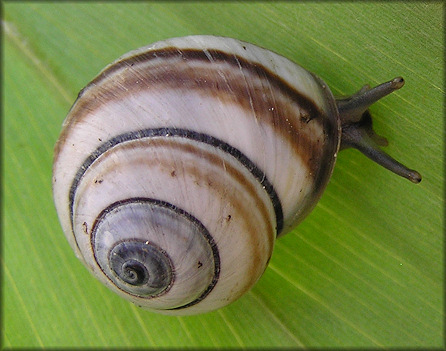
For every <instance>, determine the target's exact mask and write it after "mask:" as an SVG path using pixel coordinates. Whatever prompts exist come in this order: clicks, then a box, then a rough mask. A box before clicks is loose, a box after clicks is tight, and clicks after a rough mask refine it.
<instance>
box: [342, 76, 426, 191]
mask: <svg viewBox="0 0 446 351" xmlns="http://www.w3.org/2000/svg"><path fill="white" fill-rule="evenodd" d="M403 85H404V79H403V78H401V77H397V78H394V79H392V80H390V81H388V82H385V83H383V84H380V85H378V86H376V87H375V88H372V89H370V87H369V86H368V85H365V86H364V87H362V88H361V90H359V91H358V92H357V93H356V94H353V95H352V96H351V97H348V98H340V99H337V100H336V103H337V106H338V111H339V116H340V119H341V123H342V134H341V146H340V149H341V150H343V149H346V148H350V147H352V148H355V149H357V150H359V151H360V152H362V153H363V154H364V155H365V156H367V157H368V158H370V159H371V160H372V161H374V162H376V163H378V164H379V165H381V166H383V167H384V168H386V169H388V170H390V171H392V172H393V173H395V174H397V175H399V176H401V177H404V178H406V179H409V180H410V181H411V182H413V183H419V182H420V181H421V175H420V173H418V172H417V171H415V170H413V169H410V168H408V167H406V166H405V165H403V164H402V163H400V162H398V161H397V160H395V159H394V158H393V157H392V156H390V155H389V154H387V153H386V152H385V151H383V150H382V149H380V146H387V145H388V141H387V139H386V138H384V137H382V136H379V135H377V134H376V133H375V131H374V130H373V126H372V116H371V114H370V112H369V110H368V108H369V106H370V105H372V104H373V103H375V102H376V101H378V100H380V99H381V98H383V97H385V96H387V95H389V94H390V93H392V92H393V91H395V90H398V89H400V88H401V87H402V86H403Z"/></svg>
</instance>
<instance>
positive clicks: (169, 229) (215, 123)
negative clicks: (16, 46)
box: [53, 36, 421, 314]
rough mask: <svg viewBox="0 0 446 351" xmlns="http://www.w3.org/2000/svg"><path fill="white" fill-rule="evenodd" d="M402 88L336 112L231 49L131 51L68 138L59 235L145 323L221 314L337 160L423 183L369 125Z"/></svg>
mask: <svg viewBox="0 0 446 351" xmlns="http://www.w3.org/2000/svg"><path fill="white" fill-rule="evenodd" d="M402 84H403V81H402V79H400V78H396V79H394V80H392V81H390V82H387V83H384V84H382V85H380V86H378V87H376V88H374V89H369V88H368V87H364V88H363V89H361V91H359V92H358V93H357V94H355V95H353V96H352V97H349V98H345V99H338V100H336V99H335V98H334V97H333V95H332V93H331V91H330V90H329V88H328V87H327V86H326V84H325V83H324V82H323V81H322V80H321V79H320V78H318V77H317V76H315V75H314V74H312V73H310V72H308V71H306V70H305V69H304V68H302V67H300V66H298V65H296V64H295V63H293V62H291V61H289V60H288V59H286V58H284V57H282V56H279V55H277V54H275V53H273V52H271V51H269V50H266V49H263V48H260V47H258V46H255V45H252V44H249V43H245V42H242V41H239V40H236V39H231V38H222V37H214V36H191V37H184V38H174V39H169V40H165V41H162V42H158V43H155V44H152V45H150V46H147V47H144V48H141V49H138V50H135V51H132V52H130V53H128V54H126V55H124V56H122V57H121V58H119V59H118V60H117V61H115V62H114V63H112V64H111V65H109V66H107V67H106V68H105V69H104V70H103V71H102V72H101V73H100V74H99V75H98V76H97V77H96V78H95V79H94V80H93V81H92V82H91V83H89V84H88V85H87V86H86V87H85V88H84V89H83V90H82V91H81V92H80V93H79V96H78V99H77V100H76V102H75V103H74V105H73V106H72V108H71V110H70V112H69V114H68V116H67V118H66V120H65V122H64V125H63V130H62V133H61V136H60V138H59V140H58V142H57V144H56V148H55V157H54V167H53V192H54V200H55V204H56V208H57V211H58V215H59V219H60V222H61V224H62V227H63V230H64V233H65V235H66V237H67V239H68V241H69V243H70V245H71V246H72V248H73V250H74V251H75V253H76V255H77V256H78V257H79V258H80V259H81V261H83V263H84V264H85V265H86V266H87V267H88V268H89V269H90V270H91V271H92V273H93V274H94V275H95V276H96V277H97V278H98V279H99V280H100V281H102V282H103V283H104V284H106V285H107V286H109V287H110V288H111V289H112V290H114V291H115V292H116V293H118V294H120V295H121V296H123V297H125V298H127V299H129V300H130V301H132V302H134V303H135V304H137V305H139V306H141V307H143V308H148V309H151V310H154V311H158V312H162V313H167V314H194V313H202V312H206V311H210V310H214V309H217V308H220V307H223V306H225V305H227V304H229V303H231V302H232V301H234V300H236V299H237V298H239V297H240V296H242V295H243V294H244V293H245V292H246V291H248V290H249V289H250V288H251V287H252V286H253V285H254V284H255V282H256V281H257V280H258V279H259V277H260V276H261V275H262V273H263V272H264V270H265V269H266V267H267V264H268V261H269V259H270V257H271V254H272V250H273V246H274V242H275V240H276V238H277V237H279V236H281V235H284V234H285V233H287V232H289V231H290V230H291V229H293V228H294V227H295V226H296V225H297V224H298V223H300V222H301V221H302V220H303V218H304V217H305V216H306V215H307V214H308V213H309V212H310V211H311V209H312V208H313V207H314V206H315V204H316V203H317V201H318V199H319V198H320V196H321V194H322V192H323V190H324V188H325V186H326V184H327V183H328V181H329V179H330V176H331V173H332V170H333V167H334V164H335V161H336V157H337V154H338V151H339V150H340V149H342V148H345V147H355V148H357V149H359V150H360V151H362V152H363V153H364V154H366V155H367V156H369V157H370V158H372V159H374V160H375V161H377V162H378V163H380V164H382V165H383V166H385V167H387V168H389V169H390V170H392V171H394V172H395V173H397V174H400V175H402V176H405V177H406V178H409V179H411V180H412V181H414V182H418V181H419V180H421V177H420V176H419V174H418V173H417V172H415V171H412V170H409V169H407V168H406V167H404V166H403V165H401V164H400V163H398V162H396V161H395V160H393V159H392V158H391V157H390V156H388V155H387V154H385V153H384V152H382V151H381V150H380V149H379V148H377V145H384V144H385V140H384V139H383V138H381V137H378V136H376V135H375V134H374V133H373V130H372V129H371V118H370V114H369V113H368V110H367V108H368V106H369V105H370V104H371V103H373V102H374V101H377V100H378V99H379V98H381V97H383V96H385V95H387V94H389V93H390V92H392V91H393V90H395V89H398V88H400V87H401V86H402Z"/></svg>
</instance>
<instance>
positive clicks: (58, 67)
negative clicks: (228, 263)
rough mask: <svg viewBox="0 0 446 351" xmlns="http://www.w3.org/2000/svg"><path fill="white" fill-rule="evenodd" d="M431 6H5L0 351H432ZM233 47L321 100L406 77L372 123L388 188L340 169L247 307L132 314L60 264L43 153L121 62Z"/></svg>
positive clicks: (437, 24) (437, 282)
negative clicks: (282, 70) (276, 63)
mask: <svg viewBox="0 0 446 351" xmlns="http://www.w3.org/2000/svg"><path fill="white" fill-rule="evenodd" d="M443 13H444V5H443V3H441V2H428V3H423V2H407V3H406V2H356V3H352V2H341V3H332V2H322V3H308V2H301V3H297V2H296V3H294V2H259V3H256V2H245V3H237V2H130V3H119V2H97V3H87V2H74V3H71V2H60V3H59V2H42V3H38V2H23V3H21V2H5V3H3V23H2V24H3V34H4V35H3V41H2V45H3V90H2V93H3V95H2V98H3V100H2V101H3V103H4V114H3V120H2V123H3V142H4V143H3V154H2V156H3V178H2V179H3V188H2V197H3V198H2V200H3V207H2V210H3V213H2V215H3V219H4V220H3V228H2V229H3V253H2V261H1V262H2V269H3V282H2V287H1V288H2V293H3V295H2V296H3V301H2V308H3V313H2V317H3V320H2V323H1V325H2V342H3V345H2V346H4V347H182V346H188V347H198V346H204V347H273V346H282V347H283V346H289V347H404V348H409V347H442V346H444V345H443V342H444V339H443V331H444V326H443V323H444V307H443V303H444V300H443V291H442V290H443V289H442V288H443V279H444V272H443V265H442V262H443V237H442V225H443V211H442V210H443V206H444V187H443V186H444V178H443V172H442V171H443V169H444V154H443V150H444V149H443V142H442V141H443V140H442V138H443V134H442V131H443V128H444V125H443V110H442V107H443V102H444V80H443V79H444V71H443V67H444V59H445V58H444V56H443V44H444V22H443V21H442V14H443ZM191 34H214V35H223V36H230V37H237V38H239V39H242V40H246V41H249V42H252V43H255V44H257V45H260V46H263V47H267V48H269V49H271V50H273V51H276V52H278V53H280V54H282V55H284V56H286V57H288V58H290V59H292V60H294V61H295V62H297V63H300V64H301V65H302V66H304V67H306V68H307V69H309V70H310V71H313V72H315V73H316V74H318V75H319V76H320V77H322V78H323V79H324V80H325V81H326V82H327V84H328V85H329V86H330V87H331V89H332V91H333V92H334V94H336V95H344V94H350V93H353V92H354V91H356V90H357V89H359V88H360V87H361V86H362V85H363V84H365V83H370V84H371V85H377V84H379V83H381V82H384V81H386V80H389V79H391V78H393V77H395V76H399V75H401V76H403V77H404V78H405V80H406V85H405V87H404V88H403V89H401V90H399V91H397V92H395V93H393V94H392V95H391V96H389V97H387V98H385V99H384V100H382V101H380V102H378V103H376V104H375V105H374V106H373V107H372V109H371V111H372V113H373V115H374V116H375V126H376V129H377V131H378V133H379V134H383V135H385V136H386V137H387V138H388V139H389V141H390V146H389V147H388V148H387V150H388V152H389V153H390V154H391V155H393V156H394V157H395V158H397V159H399V160H401V161H402V162H403V163H405V164H407V165H408V166H410V167H413V168H415V169H417V170H418V171H419V172H420V173H421V174H422V175H423V181H422V182H421V183H420V184H419V185H413V184H411V183H410V182H408V181H407V180H404V179H399V178H398V177H396V176H394V175H393V174H391V173H389V172H387V171H386V170H384V169H382V168H380V167H379V166H377V165H376V164H373V163H372V162H370V161H369V160H368V159H366V158H365V157H363V156H362V155H361V154H359V153H358V152H356V151H355V150H347V151H343V152H342V153H341V154H340V155H339V159H338V163H337V166H336V168H335V171H334V174H333V177H332V179H331V181H330V184H329V185H328V187H327V189H326V191H325V193H324V195H323V197H322V199H321V201H320V202H319V204H318V205H317V206H316V208H315V210H314V211H313V213H312V214H311V215H310V216H309V217H308V218H307V219H306V220H305V221H304V223H302V224H301V225H300V226H299V227H298V228H297V229H296V230H295V231H294V232H293V233H290V234H288V235H286V236H285V237H283V238H281V239H280V240H278V242H277V243H276V246H275V250H274V254H273V257H272V259H271V262H270V265H269V268H268V269H267V270H266V272H265V274H264V276H263V277H262V278H261V280H260V281H259V282H258V284H257V285H256V286H255V287H254V288H253V289H252V290H251V291H250V292H248V293H247V294H246V295H245V296H244V297H242V298H241V299H239V300H238V301H236V302H235V303H233V304H232V305H230V306H228V307H225V308H223V309H221V310H218V311H215V312H212V313H209V314H205V315H199V316H191V317H170V316H163V315H158V314H154V313H151V312H148V311H144V310H141V309H139V308H137V307H135V306H134V305H132V304H130V303H128V302H127V301H125V300H123V299H121V298H119V297H118V296H116V295H115V294H113V293H112V292H111V291H109V290H108V289H107V288H106V287H104V286H102V285H101V284H100V283H99V282H97V281H96V280H95V279H94V278H93V277H92V276H91V275H90V274H89V273H88V272H87V270H86V269H85V268H84V267H83V266H82V264H81V263H80V262H79V261H78V260H77V259H76V258H75V256H74V254H73V252H72V251H71V249H70V247H69V245H68V243H67V241H66V239H65V238H64V236H63V233H62V230H61V228H60V225H59V223H58V219H57V216H56V212H55V209H54V206H53V202H52V194H51V167H52V150H53V145H54V144H55V142H56V140H57V137H58V134H59V132H60V128H61V124H62V121H63V119H64V117H65V115H66V113H67V111H68V109H69V108H70V106H71V104H72V103H73V102H74V100H75V98H76V94H77V92H78V91H79V90H80V89H81V88H82V87H83V86H85V85H86V84H87V83H88V82H89V81H90V80H91V79H92V78H93V77H94V76H95V75H96V74H97V73H98V72H99V70H100V69H102V68H103V67H104V66H105V65H106V64H108V63H110V62H111V61H113V60H114V59H115V58H117V57H118V56H120V55H121V54H123V53H125V52H127V51H129V50H131V49H135V48H138V47H141V46H143V45H146V44H149V43H151V42H154V41H157V40H160V39H164V38H168V37H176V36H183V35H191Z"/></svg>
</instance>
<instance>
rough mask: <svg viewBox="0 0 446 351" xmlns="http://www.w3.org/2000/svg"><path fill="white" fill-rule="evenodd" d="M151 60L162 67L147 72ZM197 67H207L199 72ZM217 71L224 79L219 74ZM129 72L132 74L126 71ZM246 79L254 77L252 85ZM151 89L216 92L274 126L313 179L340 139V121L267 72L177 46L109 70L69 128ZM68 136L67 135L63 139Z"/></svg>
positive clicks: (76, 109) (83, 98)
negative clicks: (318, 134) (317, 134)
mask: <svg viewBox="0 0 446 351" xmlns="http://www.w3.org/2000/svg"><path fill="white" fill-rule="evenodd" d="M210 57H212V61H210ZM157 60H158V61H157ZM151 61H153V63H154V64H156V63H157V62H159V64H156V65H155V66H153V67H149V66H147V67H143V66H144V65H147V64H148V62H151ZM194 63H195V64H196V63H200V64H204V65H201V66H200V67H199V69H196V67H193V64H194ZM215 63H217V64H219V65H217V66H218V67H215ZM139 65H141V68H139V67H138V66H139ZM216 68H218V70H219V73H220V74H223V76H224V79H223V78H221V76H219V75H218V74H215V69H216ZM125 70H128V72H123V71H125ZM112 75H115V76H114V77H111V76H112ZM247 75H250V77H249V78H250V80H249V82H250V83H249V84H248V83H247V81H248V79H246V78H247ZM108 79H110V80H108ZM151 89H155V90H158V91H160V90H162V89H176V90H185V91H190V90H194V91H199V92H200V93H201V94H203V95H207V96H208V95H209V93H210V92H211V93H212V96H215V97H218V98H219V99H221V100H222V101H224V102H226V101H228V102H233V103H236V104H238V105H239V106H241V107H243V108H244V109H246V110H247V111H249V112H253V113H255V116H256V118H258V120H259V121H260V122H262V123H265V124H268V125H270V126H272V127H273V129H274V130H275V132H276V133H277V135H278V137H280V138H282V139H283V140H287V141H288V142H289V144H290V146H291V148H292V149H294V150H295V152H296V153H297V154H299V155H300V156H301V157H302V160H303V162H304V163H305V164H306V165H307V167H308V168H309V170H310V174H311V175H312V176H314V177H317V173H319V168H320V163H321V158H322V157H323V154H324V149H325V147H323V146H324V145H325V146H328V147H329V148H332V146H333V144H334V143H333V142H332V140H333V139H334V138H336V139H337V133H335V134H334V135H333V134H332V132H333V130H335V129H336V128H334V126H335V122H334V121H330V118H334V117H329V116H327V115H325V113H324V112H323V111H322V110H321V109H319V108H318V107H317V106H316V104H315V103H314V101H312V100H311V99H310V98H309V97H306V96H304V95H303V94H302V93H300V92H298V91H297V90H296V89H295V88H293V87H292V86H290V85H289V84H288V83H287V82H286V81H284V80H283V79H281V78H280V77H279V76H277V75H276V74H275V73H273V72H272V71H270V70H269V69H268V68H266V67H264V66H262V65H260V64H258V63H256V62H250V61H248V60H246V59H244V58H242V57H239V56H235V55H233V54H228V53H225V52H223V51H219V50H208V51H206V52H204V51H202V50H196V49H186V50H185V49H183V50H179V49H177V48H172V47H171V48H165V49H159V50H152V51H148V52H143V53H139V54H136V55H134V56H131V57H128V58H125V59H123V60H121V61H118V62H116V63H114V64H113V65H111V66H110V67H108V68H106V69H105V70H104V71H103V72H102V73H101V74H100V75H99V76H98V77H97V78H95V79H94V80H93V81H92V82H91V83H90V84H89V85H87V87H86V88H85V89H84V90H83V91H82V92H81V93H80V94H79V97H78V100H77V102H76V103H75V105H73V108H72V111H71V113H70V115H71V116H73V114H74V116H75V118H76V120H74V119H73V118H70V117H69V118H68V119H67V123H68V124H76V123H78V122H79V121H80V120H82V118H83V116H85V115H86V114H88V113H89V112H91V111H93V110H95V109H96V108H99V107H100V106H101V105H102V104H104V103H106V102H107V101H108V100H111V99H113V100H119V99H123V98H125V97H126V96H127V95H128V94H133V93H137V92H139V91H141V90H151ZM87 93H89V94H91V96H88V95H87ZM313 123H315V124H317V125H319V126H320V127H321V129H322V130H323V131H325V133H324V136H323V140H315V138H314V137H313V136H312V135H311V132H310V131H309V129H311V128H310V127H311V125H312V124H313ZM68 132H69V128H65V130H64V132H63V134H64V133H68ZM64 137H65V136H64V135H62V137H61V140H63V139H64ZM327 144H329V145H327ZM57 153H58V146H57V147H56V154H57ZM56 157H57V156H56ZM322 161H323V160H322Z"/></svg>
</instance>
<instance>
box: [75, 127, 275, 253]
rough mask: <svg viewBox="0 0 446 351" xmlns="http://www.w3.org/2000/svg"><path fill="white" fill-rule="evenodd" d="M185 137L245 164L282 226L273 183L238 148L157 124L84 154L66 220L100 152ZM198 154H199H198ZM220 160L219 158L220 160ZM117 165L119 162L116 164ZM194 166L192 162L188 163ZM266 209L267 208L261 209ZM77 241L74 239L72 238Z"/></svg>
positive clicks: (105, 143)
mask: <svg viewBox="0 0 446 351" xmlns="http://www.w3.org/2000/svg"><path fill="white" fill-rule="evenodd" d="M158 137H162V138H167V139H170V138H185V139H189V140H193V141H197V142H200V143H203V144H207V145H210V146H212V147H214V148H216V149H218V150H221V151H223V152H225V153H226V154H228V155H230V156H232V157H233V158H234V159H235V160H237V161H238V162H240V164H241V165H242V166H243V167H245V168H246V169H247V170H248V171H249V172H250V173H251V174H252V175H253V176H254V178H255V179H256V180H257V181H258V182H259V183H260V185H261V186H262V188H263V189H264V191H265V192H266V193H267V194H268V196H269V198H270V199H271V204H272V206H273V208H274V212H275V217H276V228H275V229H276V232H277V234H279V233H280V232H281V230H282V228H283V209H282V204H281V203H280V199H279V196H278V195H277V193H276V191H275V189H274V186H273V185H272V184H271V183H270V181H269V180H268V178H267V176H266V175H265V174H264V172H262V170H260V169H259V168H258V167H257V166H256V165H255V164H254V163H253V162H252V161H251V160H250V159H249V158H248V157H246V155H244V154H243V153H242V152H241V151H240V150H238V149H236V148H234V147H232V146H231V145H229V144H227V143H225V142H223V141H222V140H219V139H217V138H214V137H212V136H209V135H206V134H201V133H196V132H194V131H189V130H183V129H171V128H159V129H144V130H140V131H135V132H130V133H126V134H121V135H117V136H115V137H114V138H113V139H111V140H108V141H106V142H104V143H103V144H102V145H101V146H100V147H99V148H97V149H96V150H95V151H94V152H93V153H92V154H91V155H90V156H89V157H87V158H86V160H85V161H84V163H83V164H82V165H81V167H80V168H79V170H78V171H77V172H76V176H75V177H74V179H73V182H72V184H71V187H70V192H69V201H68V202H69V210H70V220H71V227H72V228H73V223H74V218H73V215H74V212H73V207H74V198H75V195H76V191H77V187H78V185H79V183H80V181H81V179H82V177H83V176H84V174H85V172H86V171H87V170H88V169H89V168H90V166H91V165H92V164H93V163H94V162H95V161H96V160H97V159H98V158H99V157H100V156H101V155H103V154H104V153H106V152H107V151H109V150H111V149H113V148H114V147H115V146H117V145H119V144H123V143H125V142H128V141H135V140H142V139H146V138H158ZM200 157H202V155H201V154H200ZM220 161H221V160H220ZM118 166H119V165H118ZM192 166H193V167H195V165H192ZM265 213H267V212H265ZM76 244H77V242H76Z"/></svg>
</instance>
